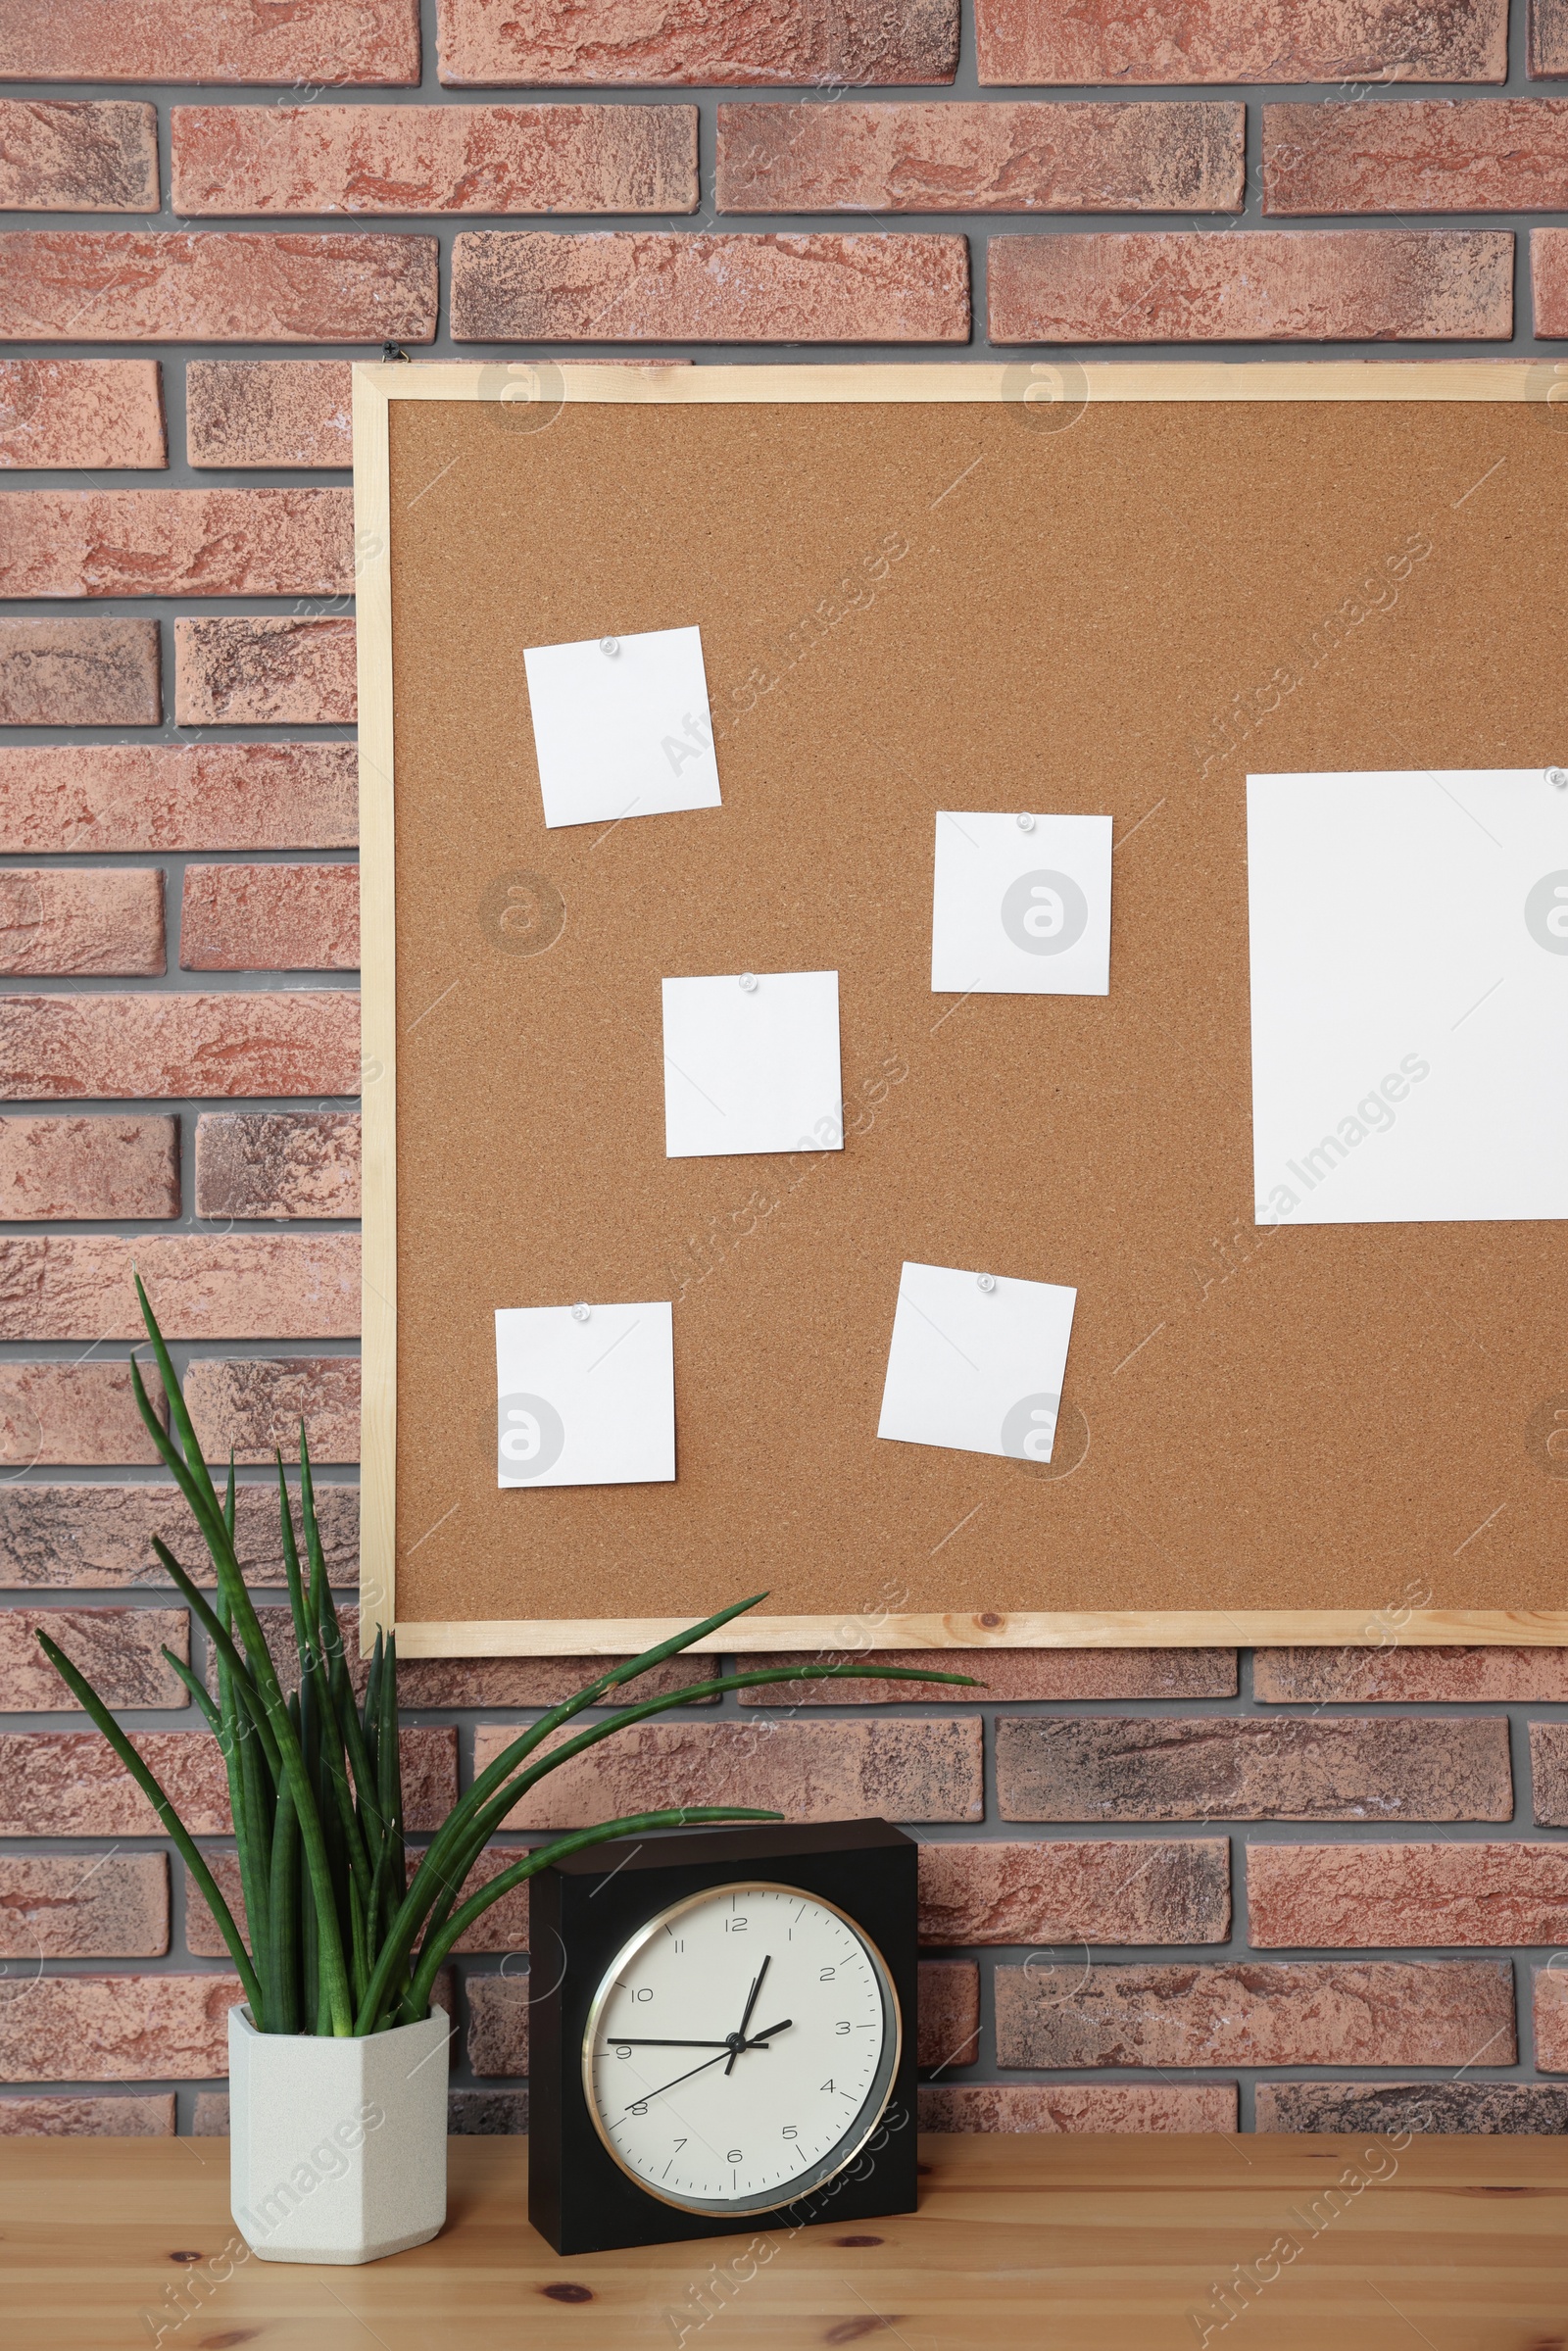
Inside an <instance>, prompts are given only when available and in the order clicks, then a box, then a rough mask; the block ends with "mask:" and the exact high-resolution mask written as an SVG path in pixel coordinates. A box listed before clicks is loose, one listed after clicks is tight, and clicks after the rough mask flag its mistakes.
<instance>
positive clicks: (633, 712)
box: [522, 628, 719, 825]
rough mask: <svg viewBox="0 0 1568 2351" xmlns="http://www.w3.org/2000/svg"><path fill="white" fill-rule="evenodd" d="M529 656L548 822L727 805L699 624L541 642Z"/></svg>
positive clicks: (594, 821)
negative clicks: (575, 642) (722, 794)
mask: <svg viewBox="0 0 1568 2351" xmlns="http://www.w3.org/2000/svg"><path fill="white" fill-rule="evenodd" d="M522 663H523V667H524V669H525V670H526V671H527V676H528V708H529V710H530V712H531V714H532V717H533V744H534V750H535V752H536V753H537V755H538V759H539V785H540V789H541V791H542V792H543V794H544V803H545V822H546V824H547V825H558V824H611V823H613V822H614V820H615V819H616V818H617V817H620V816H662V815H666V814H668V813H669V811H670V810H671V809H674V808H717V807H718V805H719V798H718V761H717V759H715V758H714V756H713V724H712V718H711V713H710V711H709V708H708V674H707V671H706V670H705V669H704V667H703V640H702V635H701V632H700V631H699V630H697V629H695V628H656V629H648V630H645V631H644V632H643V634H642V635H640V636H635V637H590V638H588V639H587V641H586V642H585V643H583V644H581V645H531V646H530V647H529V648H528V650H527V651H526V652H525V653H524V655H523V657H522Z"/></svg>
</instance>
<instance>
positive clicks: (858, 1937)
mask: <svg viewBox="0 0 1568 2351" xmlns="http://www.w3.org/2000/svg"><path fill="white" fill-rule="evenodd" d="M902 2043H903V2022H902V2019H901V2016H900V2013H899V2001H898V1994H897V1992H896V1991H895V1989H894V1986H893V1980H892V1977H891V1976H890V1974H889V1972H888V1968H887V1965H886V1962H885V1961H884V1959H883V1957H882V1954H881V1953H880V1951H878V1950H877V1948H876V1946H875V1944H874V1943H872V1942H871V1941H870V1940H869V1939H868V1938H867V1936H866V1935H864V1934H863V1933H862V1931H861V1930H860V1929H859V1928H858V1927H857V1926H856V1925H855V1924H854V1922H853V1921H852V1920H851V1919H850V1918H849V1917H848V1916H847V1915H846V1914H845V1913H844V1912H843V1911H842V1910H839V1909H837V1908H836V1907H835V1906H834V1904H832V1903H831V1902H828V1901H824V1900H823V1899H822V1898H821V1896H819V1895H816V1894H810V1893H807V1892H805V1891H803V1890H801V1889H800V1888H798V1887H795V1886H776V1885H770V1884H766V1883H763V1882H760V1881H756V1882H754V1881H748V1882H746V1883H742V1884H734V1885H726V1886H711V1887H710V1888H709V1889H708V1890H707V1891H706V1892H703V1893H699V1894H694V1895H691V1896H690V1897H689V1898H688V1899H687V1900H685V1901H683V1902H677V1903H674V1904H672V1905H671V1906H670V1907H669V1908H668V1909H666V1910H662V1911H661V1912H660V1913H659V1915H658V1916H657V1917H656V1918H653V1919H651V1920H649V1921H648V1922H647V1924H646V1925H645V1926H643V1927H642V1928H641V1929H640V1930H639V1932H638V1933H637V1934H636V1935H634V1936H633V1937H632V1938H631V1940H630V1941H629V1942H627V1943H626V1944H625V1945H624V1946H623V1947H622V1949H621V1950H620V1951H619V1952H617V1953H616V1955H615V1958H614V1959H613V1962H612V1964H611V1966H610V1968H609V1969H608V1971H607V1972H606V1974H605V1976H604V1978H603V1979H602V1981H601V1983H600V1984H599V1986H598V1989H597V1991H596V1992H595V1995H594V1999H593V2003H592V2006H591V2007H590V2009H589V2012H588V2022H587V2030H586V2032H585V2033H584V2035H583V2046H582V2078H583V2090H584V2094H585V2097H586V2100H587V2105H588V2112H589V2114H590V2116H591V2118H592V2120H593V2125H594V2128H595V2130H596V2131H598V2133H599V2136H600V2138H601V2140H602V2141H603V2142H604V2145H605V2147H606V2149H607V2150H608V2152H609V2153H610V2155H611V2157H612V2158H613V2161H614V2162H615V2163H616V2164H618V2165H619V2167H620V2169H621V2170H622V2171H623V2172H625V2173H627V2174H628V2175H629V2176H630V2178H631V2179H633V2180H636V2182H637V2184H638V2185H639V2186H640V2187H641V2188H643V2189H644V2190H645V2191H646V2192H647V2193H648V2194H649V2195H652V2196H656V2197H658V2198H659V2199H660V2201H661V2202H662V2203H665V2204H672V2205H675V2206H677V2207H679V2208H680V2209H681V2210H682V2211H686V2212H695V2213H724V2214H737V2215H738V2214H742V2213H748V2212H770V2211H773V2210H775V2209H777V2208H778V2207H780V2206H782V2205H785V2204H789V2203H792V2202H793V2201H795V2199H797V2198H798V2197H800V2196H802V2195H804V2194H807V2193H809V2191H810V2190H811V2189H812V2188H814V2187H819V2186H820V2185H821V2184H822V2182H823V2181H824V2180H830V2179H831V2178H832V2177H833V2176H834V2175H835V2174H836V2173H838V2172H841V2171H842V2170H843V2169H844V2168H845V2166H846V2165H847V2164H851V2163H853V2162H854V2160H855V2158H856V2156H857V2155H858V2153H859V2151H860V2149H861V2148H862V2147H863V2146H864V2145H865V2142H866V2140H867V2139H868V2138H869V2137H870V2135H871V2133H872V2132H873V2131H874V2130H875V2129H876V2126H877V2123H878V2121H879V2120H880V2119H881V2115H882V2111H883V2108H884V2107H885V2106H886V2104H887V2101H888V2095H889V2092H890V2091H891V2089H892V2086H893V2082H894V2078H895V2076H896V2075H897V2073H898V2067H899V2055H900V2050H901V2047H902Z"/></svg>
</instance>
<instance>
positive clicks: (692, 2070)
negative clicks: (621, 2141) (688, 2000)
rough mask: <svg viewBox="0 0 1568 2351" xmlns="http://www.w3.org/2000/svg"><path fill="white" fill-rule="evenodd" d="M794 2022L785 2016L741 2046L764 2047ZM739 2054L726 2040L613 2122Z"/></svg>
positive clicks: (646, 2094)
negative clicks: (700, 2061) (701, 2061)
mask: <svg viewBox="0 0 1568 2351" xmlns="http://www.w3.org/2000/svg"><path fill="white" fill-rule="evenodd" d="M794 2022H795V2019H794V2018H793V2017H788V2016H787V2017H786V2018H785V2019H784V2021H783V2023H782V2024H779V2025H769V2027H768V2028H767V2031H766V2032H765V2033H755V2034H754V2035H753V2037H752V2038H751V2039H750V2040H749V2041H745V2042H743V2043H742V2047H743V2048H747V2049H765V2048H766V2047H767V2044H768V2042H769V2041H770V2040H771V2039H772V2038H773V2036H774V2034H775V2033H787V2032H788V2031H789V2029H790V2027H791V2026H792V2025H793V2024H794ZM617 2045H618V2046H620V2047H622V2048H623V2047H625V2045H626V2044H625V2043H624V2042H620V2043H618V2044H616V2043H612V2046H617ZM688 2045H690V2044H688ZM696 2045H697V2046H698V2047H699V2048H706V2047H707V2046H708V2044H707V2042H705V2041H699V2042H698V2043H697V2044H696ZM740 2054H741V2051H740V2049H735V2048H731V2047H730V2044H729V2042H728V2041H726V2042H725V2043H724V2046H723V2047H722V2048H721V2049H720V2051H719V2053H718V2055H717V2056H716V2057H709V2058H705V2059H704V2061H703V2063H702V2064H701V2065H694V2066H691V2067H689V2068H688V2070H687V2071H686V2072H685V2073H684V2074H677V2075H676V2076H675V2079H674V2081H673V2082H661V2083H660V2086H659V2087H658V2089H651V2090H648V2091H647V2092H645V2094H644V2095H643V2096H642V2097H640V2098H633V2100H632V2102H631V2104H630V2106H628V2107H627V2108H626V2111H625V2114H619V2115H617V2116H616V2117H615V2123H617V2124H618V2123H623V2122H624V2121H625V2120H626V2115H628V2114H633V2113H635V2111H636V2109H637V2108H638V2107H639V2106H646V2105H647V2103H648V2101H649V2099H650V2098H662V2096H663V2095H664V2092H665V2091H666V2090H671V2089H679V2087H680V2085H681V2083H682V2082H690V2080H691V2079H692V2076H693V2075H694V2074H706V2073H707V2072H708V2071H709V2070H710V2068H711V2067H712V2066H715V2065H722V2064H723V2062H724V2059H725V2057H726V2055H727V2056H728V2057H729V2059H730V2062H731V2064H733V2063H734V2061H735V2059H736V2058H737V2057H738V2056H739V2055H740ZM614 2127H615V2126H614V2124H612V2126H611V2128H612V2129H614Z"/></svg>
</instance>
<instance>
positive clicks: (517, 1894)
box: [398, 1666, 528, 1954]
mask: <svg viewBox="0 0 1568 2351" xmlns="http://www.w3.org/2000/svg"><path fill="white" fill-rule="evenodd" d="M406 1680H407V1676H406V1672H405V1669H404V1668H403V1667H401V1666H400V1667H399V1669H398V1688H399V1690H400V1692H402V1693H403V1696H404V1703H405V1704H406V1705H416V1704H417V1703H418V1702H419V1701H418V1700H417V1699H415V1698H411V1697H409V1696H408V1695H407V1692H406ZM526 1851H527V1847H526V1846H525V1845H490V1846H488V1847H487V1848H486V1850H485V1851H484V1853H483V1854H481V1856H480V1858H479V1860H478V1861H477V1862H476V1863H475V1864H474V1866H473V1868H472V1869H471V1870H470V1871H469V1872H468V1875H467V1876H466V1878H465V1880H464V1881H463V1886H462V1890H461V1894H460V1901H462V1902H466V1901H467V1900H469V1898H470V1897H471V1896H472V1895H474V1894H476V1893H477V1892H478V1891H479V1888H480V1887H481V1886H488V1885H490V1883H491V1882H492V1880H493V1879H496V1878H499V1877H500V1876H501V1873H502V1871H503V1870H509V1869H511V1868H512V1866H513V1864H514V1863H515V1862H516V1861H519V1860H520V1859H521V1858H522V1856H523V1854H524V1853H525V1852H526ZM417 1859H418V1856H417V1854H411V1855H410V1856H409V1875H410V1877H411V1878H412V1877H413V1875H414V1869H415V1864H416V1862H417ZM452 1947H453V1949H454V1950H455V1951H515V1952H517V1953H518V1954H520V1953H522V1952H524V1951H526V1950H527V1948H528V1885H527V1881H526V1879H525V1880H524V1881H523V1883H522V1885H521V1886H514V1887H513V1889H512V1891H511V1893H506V1894H503V1895H502V1896H501V1898H500V1900H499V1901H498V1902H492V1903H491V1905H490V1907H489V1909H488V1910H485V1911H481V1912H480V1914H479V1916H478V1918H477V1919H475V1921H474V1923H473V1925H472V1926H471V1927H470V1928H469V1929H468V1932H467V1934H466V1935H465V1936H464V1937H463V1939H462V1940H461V1941H460V1942H456V1943H454V1944H453V1946H452Z"/></svg>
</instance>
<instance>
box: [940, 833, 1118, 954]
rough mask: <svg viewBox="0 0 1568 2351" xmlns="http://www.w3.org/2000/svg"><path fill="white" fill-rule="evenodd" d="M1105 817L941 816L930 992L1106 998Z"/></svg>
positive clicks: (1107, 876)
mask: <svg viewBox="0 0 1568 2351" xmlns="http://www.w3.org/2000/svg"><path fill="white" fill-rule="evenodd" d="M1110 832H1111V820H1110V818H1109V817H1108V816H1025V817H1019V816H998V815H975V814H973V813H971V812H970V811H968V810H958V811H954V810H951V809H947V808H944V809H943V810H942V811H941V812H940V813H939V815H938V817H937V861H936V878H935V884H934V888H933V891H932V901H931V986H932V989H933V991H934V992H935V993H936V994H939V995H941V994H945V993H946V992H947V991H948V990H950V989H951V990H953V991H954V992H955V993H956V994H957V995H959V996H964V995H972V994H975V993H976V992H978V993H979V994H981V995H987V996H1106V995H1108V994H1109V992H1110Z"/></svg>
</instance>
